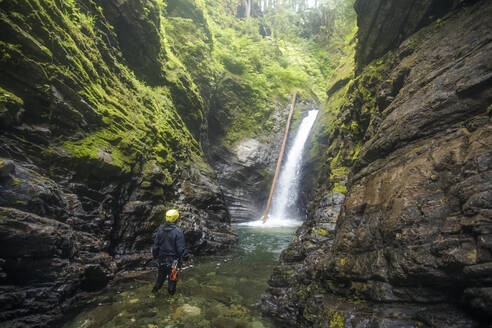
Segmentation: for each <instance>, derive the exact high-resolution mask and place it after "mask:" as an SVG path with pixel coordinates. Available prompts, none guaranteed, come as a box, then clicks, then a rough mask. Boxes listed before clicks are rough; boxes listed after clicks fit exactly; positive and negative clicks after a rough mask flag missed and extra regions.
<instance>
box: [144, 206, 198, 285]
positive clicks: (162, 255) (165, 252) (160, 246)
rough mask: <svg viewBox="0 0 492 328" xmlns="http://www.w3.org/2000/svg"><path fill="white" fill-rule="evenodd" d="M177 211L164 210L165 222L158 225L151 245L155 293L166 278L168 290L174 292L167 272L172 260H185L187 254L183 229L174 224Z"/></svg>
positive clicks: (172, 282)
mask: <svg viewBox="0 0 492 328" xmlns="http://www.w3.org/2000/svg"><path fill="white" fill-rule="evenodd" d="M178 217H179V213H178V211H177V210H169V211H167V212H166V222H165V223H164V224H163V225H162V226H160V227H159V230H157V234H156V236H155V240H154V246H153V247H152V255H153V256H154V259H155V260H156V261H157V265H158V271H157V280H156V282H155V285H154V288H153V289H152V292H153V293H156V292H157V291H158V290H159V289H160V288H161V287H162V284H163V283H164V281H165V280H166V278H167V279H168V288H167V290H168V292H169V294H171V295H173V294H174V293H175V292H176V283H177V281H173V280H171V279H169V274H170V273H171V270H172V265H173V262H174V261H176V260H178V261H181V260H183V261H187V260H188V258H189V254H188V252H187V250H186V247H185V240H184V235H183V231H182V230H181V229H180V228H178V227H177V226H176V224H174V222H175V221H176V220H177V219H178Z"/></svg>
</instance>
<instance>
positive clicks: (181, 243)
mask: <svg viewBox="0 0 492 328" xmlns="http://www.w3.org/2000/svg"><path fill="white" fill-rule="evenodd" d="M176 251H177V253H178V256H179V257H181V258H182V259H183V261H188V260H189V258H190V254H189V253H188V251H187V250H186V244H185V239H184V234H183V231H181V229H178V233H177V236H176Z"/></svg>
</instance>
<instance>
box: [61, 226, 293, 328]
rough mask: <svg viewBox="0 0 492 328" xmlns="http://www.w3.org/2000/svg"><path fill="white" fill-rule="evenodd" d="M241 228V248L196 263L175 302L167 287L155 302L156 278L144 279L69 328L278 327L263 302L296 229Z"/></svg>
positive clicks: (115, 292)
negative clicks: (262, 310) (261, 308)
mask: <svg viewBox="0 0 492 328" xmlns="http://www.w3.org/2000/svg"><path fill="white" fill-rule="evenodd" d="M235 229H236V230H237V232H238V234H239V240H240V242H239V245H238V248H237V249H236V250H235V251H234V252H232V253H231V254H229V255H226V256H215V257H207V258H201V259H199V260H196V261H194V262H193V263H192V266H191V267H190V268H187V269H186V270H184V271H183V272H181V274H180V280H179V282H178V288H177V294H176V295H174V296H173V297H169V296H168V295H167V290H166V284H165V285H164V286H163V288H162V289H161V291H160V292H159V293H158V294H157V295H156V296H155V297H152V296H151V293H150V291H151V289H152V286H153V282H154V278H155V274H154V273H149V274H144V275H141V276H139V277H138V279H137V280H132V281H131V282H126V283H122V284H119V285H117V286H114V287H112V288H111V289H108V290H106V291H104V292H103V293H101V295H99V296H97V297H96V298H95V299H94V302H93V305H91V306H89V307H87V308H85V309H83V310H81V312H80V313H78V314H77V315H76V316H75V318H73V319H72V320H70V321H69V322H66V323H65V324H64V325H63V328H96V327H107V328H110V327H111V328H112V327H145V328H157V327H159V328H164V327H165V328H171V327H190V328H191V327H197V328H200V327H202V328H208V327H211V328H226V327H227V328H234V327H237V328H239V327H241V328H249V327H251V328H262V327H263V328H271V327H276V325H275V323H274V322H272V321H271V320H270V319H269V318H265V317H262V316H261V314H260V313H259V312H258V310H257V303H258V301H259V299H260V296H261V294H262V293H263V292H264V291H265V289H266V288H267V280H268V278H269V277H270V275H271V273H272V270H273V266H274V263H275V261H276V260H277V259H278V256H279V255H280V252H281V251H282V249H284V248H285V247H287V245H288V243H289V241H290V240H291V238H292V236H293V234H294V232H295V228H292V227H291V228H268V229H265V228H255V227H244V226H235Z"/></svg>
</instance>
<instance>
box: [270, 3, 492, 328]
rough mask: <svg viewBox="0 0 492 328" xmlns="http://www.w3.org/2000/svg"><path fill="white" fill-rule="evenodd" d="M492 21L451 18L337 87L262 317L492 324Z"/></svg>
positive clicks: (472, 14)
mask: <svg viewBox="0 0 492 328" xmlns="http://www.w3.org/2000/svg"><path fill="white" fill-rule="evenodd" d="M400 9H401V10H403V9H402V7H401V6H400V5H397V4H396V3H395V4H394V7H393V9H392V10H393V12H394V15H401V14H404V13H402V12H399V10H400ZM359 14H361V13H359ZM375 15H377V13H376V14H375ZM491 15H492V4H491V3H490V2H488V1H479V2H476V3H475V4H473V5H470V6H465V7H463V8H460V9H458V10H456V11H454V12H452V13H450V14H448V15H447V16H444V17H442V18H441V19H440V20H438V21H434V22H432V23H431V24H430V25H428V26H426V27H425V28H423V29H421V30H419V31H418V32H417V33H415V34H413V35H412V36H410V37H408V38H407V39H406V40H404V41H403V42H402V43H401V45H400V46H399V47H398V48H396V49H394V50H392V51H390V52H388V53H386V54H385V55H384V56H383V57H379V58H377V59H376V60H374V61H373V62H372V63H371V64H370V65H367V66H365V67H364V68H363V70H362V72H361V73H360V74H359V75H358V76H356V77H355V78H354V79H353V80H352V81H351V82H350V83H349V84H348V85H347V86H346V93H345V100H344V104H343V105H342V107H341V108H340V114H339V115H338V119H337V122H336V123H337V124H336V127H334V128H333V129H332V130H331V133H330V135H329V136H327V138H326V139H325V140H322V142H324V143H325V145H326V153H325V155H324V157H323V159H324V160H325V161H326V162H325V164H324V166H323V169H322V171H321V172H319V183H318V184H317V186H316V185H315V188H316V189H315V190H314V191H313V196H312V199H313V201H312V202H311V204H310V207H309V216H308V220H307V221H306V222H305V223H304V224H303V226H302V227H301V228H300V229H299V230H298V232H297V233H296V236H295V238H294V241H293V242H292V243H291V244H290V246H289V247H288V248H287V249H286V250H285V251H284V252H283V253H282V255H281V258H280V262H279V265H278V267H277V268H276V269H275V271H274V273H273V275H272V277H271V279H270V282H269V284H270V288H269V290H268V294H267V295H265V297H264V299H263V305H262V307H263V310H264V311H265V312H266V313H269V314H270V315H273V316H275V317H277V318H278V319H279V320H282V321H283V322H285V324H288V323H289V322H290V323H294V322H295V323H297V325H299V326H316V327H325V326H327V325H329V326H330V327H342V326H350V327H381V326H384V327H477V326H480V325H485V324H486V323H487V322H490V319H491V317H490V315H491V314H490V304H491V300H492V294H491V291H492V281H491V279H490V277H491V273H492V271H491V268H492V257H491V256H492V245H491V243H490V240H491V236H492V235H491V233H492V231H491V227H492V221H491V219H490V218H491V217H492V215H491V214H492V212H491V211H492V207H491V206H492V205H491V204H492V198H491V195H492V183H491V182H492V166H491V163H492V148H491V145H492V124H491V103H492V83H491V81H492V80H491V76H492V75H491V74H492V66H491V65H492V64H491V63H492V43H491V40H492V25H491V22H490V17H491ZM367 19H372V18H371V17H369V18H367V17H365V18H360V20H367ZM359 26H361V25H360V24H359ZM372 26H375V25H372ZM359 33H361V35H370V34H371V33H375V34H377V33H378V30H377V29H376V30H373V29H371V28H370V27H368V29H367V30H362V31H359ZM373 37H375V38H378V37H379V36H378V35H375V36H373ZM381 37H383V36H381ZM360 42H365V41H364V39H362V40H360ZM369 59H370V58H369Z"/></svg>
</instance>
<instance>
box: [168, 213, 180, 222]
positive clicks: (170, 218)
mask: <svg viewBox="0 0 492 328" xmlns="http://www.w3.org/2000/svg"><path fill="white" fill-rule="evenodd" d="M178 218H179V212H178V210H169V211H167V212H166V221H167V222H175V221H176V220H177V219H178Z"/></svg>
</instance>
